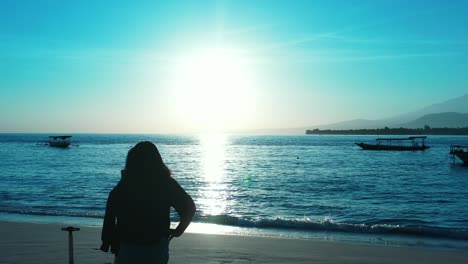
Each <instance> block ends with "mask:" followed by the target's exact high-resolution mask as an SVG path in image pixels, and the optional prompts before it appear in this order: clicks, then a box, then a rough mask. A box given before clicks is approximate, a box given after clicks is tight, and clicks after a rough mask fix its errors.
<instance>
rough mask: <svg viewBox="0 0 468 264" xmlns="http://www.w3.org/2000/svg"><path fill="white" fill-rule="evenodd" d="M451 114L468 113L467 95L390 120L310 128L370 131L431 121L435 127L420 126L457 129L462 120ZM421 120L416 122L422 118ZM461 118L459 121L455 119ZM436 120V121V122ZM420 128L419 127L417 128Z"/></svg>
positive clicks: (344, 122) (350, 122)
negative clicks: (445, 119) (444, 120)
mask: <svg viewBox="0 0 468 264" xmlns="http://www.w3.org/2000/svg"><path fill="white" fill-rule="evenodd" d="M448 113H452V114H454V113H455V114H457V113H458V114H460V113H468V94H465V95H463V96H460V97H457V98H454V99H450V100H447V101H445V102H442V103H437V104H433V105H430V106H427V107H424V108H421V109H420V110H417V111H414V112H409V113H406V114H402V115H397V116H394V117H391V118H385V119H377V120H367V119H355V120H349V121H343V122H338V123H333V124H328V125H319V126H312V128H319V129H360V128H362V129H370V128H382V127H386V126H387V127H405V126H406V125H411V126H413V125H417V124H418V125H419V124H422V123H421V122H427V121H431V122H432V123H433V124H435V125H431V124H422V126H424V125H429V126H431V127H438V126H441V127H459V125H458V124H462V125H463V124H465V123H464V120H465V119H464V118H465V117H462V116H460V115H450V114H448ZM431 114H447V115H445V116H444V115H441V116H429V117H425V116H426V115H431ZM423 117H425V118H424V119H422V120H418V119H420V118H423ZM444 118H447V122H443V119H444ZM457 118H461V119H457ZM436 119H437V120H438V121H436ZM418 127H421V126H418Z"/></svg>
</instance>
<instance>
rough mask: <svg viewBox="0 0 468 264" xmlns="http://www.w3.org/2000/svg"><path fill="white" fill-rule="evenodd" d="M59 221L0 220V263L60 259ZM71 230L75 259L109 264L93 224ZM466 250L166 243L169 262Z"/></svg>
mask: <svg viewBox="0 0 468 264" xmlns="http://www.w3.org/2000/svg"><path fill="white" fill-rule="evenodd" d="M64 226H65V225H61V224H33V223H19V222H6V221H0V237H1V238H0V245H1V248H2V251H1V252H0V263H66V262H67V260H68V238H67V237H68V235H67V234H66V232H63V231H61V230H60V228H61V227H64ZM80 228H81V231H79V232H76V233H74V251H75V261H76V263H113V255H111V254H108V253H107V254H106V253H103V252H101V251H99V250H97V248H98V247H99V246H100V232H101V228H99V227H80ZM467 259H468V252H467V251H451V250H429V249H421V248H413V247H391V246H382V245H362V244H350V243H342V242H336V241H316V240H301V239H286V238H278V237H253V236H238V235H219V234H198V233H186V234H184V235H183V236H182V237H180V238H177V239H174V240H173V241H171V246H170V263H226V262H229V263H462V262H463V261H466V260H467Z"/></svg>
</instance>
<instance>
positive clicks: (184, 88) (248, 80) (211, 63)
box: [173, 48, 255, 132]
mask: <svg viewBox="0 0 468 264" xmlns="http://www.w3.org/2000/svg"><path fill="white" fill-rule="evenodd" d="M249 68H250V67H249V64H248V61H247V58H246V57H245V55H243V54H242V52H239V51H236V50H232V49H220V48H216V49H203V50H198V51H196V52H193V53H191V54H188V55H185V56H182V57H181V58H180V59H179V60H177V63H176V65H175V68H174V72H173V74H174V75H173V85H174V86H173V96H174V97H175V101H176V102H177V105H176V106H175V107H176V108H177V113H178V118H179V120H183V122H184V123H185V124H184V126H186V127H190V128H191V129H195V130H198V131H201V132H219V131H223V130H231V129H239V128H242V127H243V126H245V124H246V123H247V122H248V120H249V116H251V115H249V113H250V112H251V111H253V110H254V108H253V107H254V105H253V103H254V99H255V95H254V89H253V88H254V83H253V78H252V70H251V69H249Z"/></svg>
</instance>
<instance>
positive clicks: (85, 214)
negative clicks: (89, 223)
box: [0, 208, 104, 218]
mask: <svg viewBox="0 0 468 264" xmlns="http://www.w3.org/2000/svg"><path fill="white" fill-rule="evenodd" d="M0 212H2V213H9V214H21V215H39V216H71V217H90V218H103V217H104V215H103V214H97V213H88V212H67V211H60V210H37V209H9V208H1V209H0Z"/></svg>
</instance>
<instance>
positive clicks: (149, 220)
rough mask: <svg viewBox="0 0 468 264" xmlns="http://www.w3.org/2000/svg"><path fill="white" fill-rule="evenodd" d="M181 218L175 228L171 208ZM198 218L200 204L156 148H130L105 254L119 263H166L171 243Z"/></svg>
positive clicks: (113, 201)
mask: <svg viewBox="0 0 468 264" xmlns="http://www.w3.org/2000/svg"><path fill="white" fill-rule="evenodd" d="M171 207H173V208H174V209H175V210H176V211H177V213H178V214H179V216H180V223H179V225H178V226H177V228H176V229H170V208H171ZM194 214H195V204H194V202H193V200H192V198H191V197H190V196H189V195H188V194H187V193H186V192H185V190H184V189H183V188H182V187H181V186H180V185H179V184H178V183H177V182H176V181H175V180H174V179H173V178H172V177H171V171H170V170H169V169H168V168H167V166H166V165H165V164H164V162H163V160H162V158H161V155H160V154H159V151H158V149H157V148H156V146H155V145H154V144H153V143H151V142H149V141H144V142H140V143H138V144H137V145H136V146H135V147H133V148H132V149H130V151H129V152H128V154H127V159H126V162H125V169H124V170H122V178H121V180H120V182H119V183H118V184H117V185H116V186H115V187H114V189H113V190H112V191H111V192H110V194H109V198H108V199H107V205H106V214H105V217H104V224H103V228H102V237H101V239H102V245H101V250H103V251H105V252H107V251H108V250H109V247H110V248H111V252H112V253H114V254H115V255H116V263H118V264H123V263H167V262H168V260H169V240H170V239H171V238H172V237H179V236H180V235H182V234H183V233H184V231H185V229H186V228H187V227H188V225H189V224H190V222H191V221H192V217H193V215H194Z"/></svg>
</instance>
